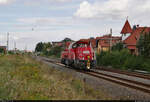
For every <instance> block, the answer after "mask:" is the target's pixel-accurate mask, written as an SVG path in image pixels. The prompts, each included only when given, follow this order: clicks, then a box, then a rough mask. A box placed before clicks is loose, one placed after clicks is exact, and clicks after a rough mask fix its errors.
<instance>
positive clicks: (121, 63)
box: [97, 49, 150, 71]
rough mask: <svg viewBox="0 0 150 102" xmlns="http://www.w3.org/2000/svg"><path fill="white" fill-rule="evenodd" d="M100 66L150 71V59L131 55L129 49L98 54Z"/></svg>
mask: <svg viewBox="0 0 150 102" xmlns="http://www.w3.org/2000/svg"><path fill="white" fill-rule="evenodd" d="M97 65H98V66H112V67H113V68H118V69H125V70H127V69H130V70H135V69H136V70H145V71H150V59H145V58H144V57H143V56H135V55H131V54H130V53H129V51H128V50H127V49H123V50H121V51H119V50H115V51H112V52H102V53H101V54H97Z"/></svg>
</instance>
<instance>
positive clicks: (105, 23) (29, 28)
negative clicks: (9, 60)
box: [0, 0, 150, 50]
mask: <svg viewBox="0 0 150 102" xmlns="http://www.w3.org/2000/svg"><path fill="white" fill-rule="evenodd" d="M127 16H129V22H130V24H131V25H132V26H133V25H134V24H140V26H150V20H149V18H150V0H0V45H6V38H7V32H9V33H10V43H9V45H10V49H13V48H14V41H16V43H17V48H18V49H20V50H23V49H24V48H25V47H27V49H28V50H34V48H35V45H36V44H37V43H38V42H40V41H43V42H51V41H60V40H62V39H64V38H65V37H69V38H71V39H73V40H79V39H81V38H89V37H97V36H102V35H104V34H108V33H109V31H110V28H112V29H113V35H117V36H120V32H121V29H122V27H123V25H124V23H125V20H126V18H127Z"/></svg>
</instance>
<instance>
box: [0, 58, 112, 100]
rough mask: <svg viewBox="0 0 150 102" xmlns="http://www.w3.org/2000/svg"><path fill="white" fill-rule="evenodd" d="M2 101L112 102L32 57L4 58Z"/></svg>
mask: <svg viewBox="0 0 150 102" xmlns="http://www.w3.org/2000/svg"><path fill="white" fill-rule="evenodd" d="M0 76H1V77H0V100H5V99H7V100H12V99H13V100H50V99H52V100H55V99H59V100H60V99H61V100H72V99H77V100H81V99H110V98H109V97H107V95H105V94H104V93H102V92H99V91H96V90H94V89H92V88H90V86H88V85H86V84H85V83H84V82H83V81H82V80H78V79H75V78H73V77H72V76H71V75H68V74H66V73H62V72H59V71H57V70H54V69H53V68H51V67H49V66H47V65H45V64H43V63H41V62H36V61H34V60H33V59H31V58H30V57H29V56H21V55H8V56H0Z"/></svg>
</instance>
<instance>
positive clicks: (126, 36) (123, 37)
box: [122, 33, 131, 41]
mask: <svg viewBox="0 0 150 102" xmlns="http://www.w3.org/2000/svg"><path fill="white" fill-rule="evenodd" d="M130 35H131V33H127V34H122V41H124V40H126V39H127V38H128V37H129V36H130Z"/></svg>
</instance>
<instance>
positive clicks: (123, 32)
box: [121, 20, 132, 34]
mask: <svg viewBox="0 0 150 102" xmlns="http://www.w3.org/2000/svg"><path fill="white" fill-rule="evenodd" d="M131 32H132V28H131V26H130V24H129V22H128V20H126V22H125V25H124V27H123V29H122V31H121V34H127V33H131Z"/></svg>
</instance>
